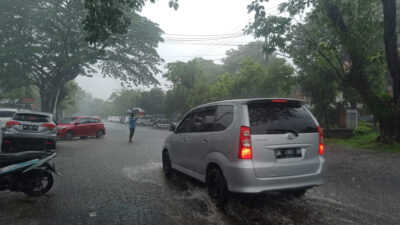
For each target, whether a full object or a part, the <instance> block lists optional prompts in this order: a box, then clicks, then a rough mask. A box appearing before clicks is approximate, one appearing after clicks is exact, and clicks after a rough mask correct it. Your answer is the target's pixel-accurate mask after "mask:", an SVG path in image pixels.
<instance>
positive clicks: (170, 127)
mask: <svg viewBox="0 0 400 225" xmlns="http://www.w3.org/2000/svg"><path fill="white" fill-rule="evenodd" d="M175 130H176V127H175V125H173V124H171V125H169V131H172V132H175Z"/></svg>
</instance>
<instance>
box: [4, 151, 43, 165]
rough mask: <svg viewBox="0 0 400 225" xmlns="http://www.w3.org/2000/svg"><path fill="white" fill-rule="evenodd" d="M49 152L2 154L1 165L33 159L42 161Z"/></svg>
mask: <svg viewBox="0 0 400 225" xmlns="http://www.w3.org/2000/svg"><path fill="white" fill-rule="evenodd" d="M48 154H49V153H47V152H39V151H26V152H18V153H0V164H2V165H3V164H12V163H18V162H23V161H28V160H32V159H41V158H43V157H45V156H46V155H48Z"/></svg>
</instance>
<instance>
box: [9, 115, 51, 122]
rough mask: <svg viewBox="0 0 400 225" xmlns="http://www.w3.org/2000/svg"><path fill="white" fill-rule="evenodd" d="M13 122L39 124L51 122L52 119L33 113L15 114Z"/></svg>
mask: <svg viewBox="0 0 400 225" xmlns="http://www.w3.org/2000/svg"><path fill="white" fill-rule="evenodd" d="M13 120H18V121H29V122H37V123H45V122H51V118H50V117H49V116H46V115H38V114H32V113H18V114H15V115H14V117H13Z"/></svg>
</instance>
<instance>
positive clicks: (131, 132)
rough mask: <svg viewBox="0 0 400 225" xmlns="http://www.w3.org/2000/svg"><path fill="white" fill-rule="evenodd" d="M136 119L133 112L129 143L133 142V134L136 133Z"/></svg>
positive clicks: (130, 120)
mask: <svg viewBox="0 0 400 225" xmlns="http://www.w3.org/2000/svg"><path fill="white" fill-rule="evenodd" d="M136 120H137V118H136V117H135V114H133V113H131V117H129V143H132V138H133V134H134V133H135V128H136Z"/></svg>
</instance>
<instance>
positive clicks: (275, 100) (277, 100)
mask: <svg viewBox="0 0 400 225" xmlns="http://www.w3.org/2000/svg"><path fill="white" fill-rule="evenodd" d="M287 101H288V100H286V99H273V100H272V102H280V103H285V102H287Z"/></svg>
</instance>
